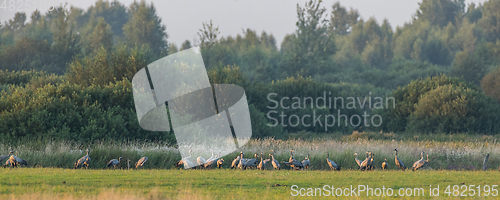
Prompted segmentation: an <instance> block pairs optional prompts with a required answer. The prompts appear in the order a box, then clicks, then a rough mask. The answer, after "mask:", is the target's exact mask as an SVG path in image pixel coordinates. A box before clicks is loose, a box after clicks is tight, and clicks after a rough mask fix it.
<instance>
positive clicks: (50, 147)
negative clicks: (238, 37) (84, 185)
mask: <svg viewBox="0 0 500 200" xmlns="http://www.w3.org/2000/svg"><path fill="white" fill-rule="evenodd" d="M360 135H361V136H360ZM360 135H359V134H358V136H356V134H353V135H350V136H343V137H339V138H337V139H331V138H316V139H315V138H311V139H307V140H304V139H300V138H299V139H288V140H278V139H273V138H267V139H256V140H254V139H253V140H250V141H249V142H248V143H247V144H245V145H244V146H243V147H242V148H240V149H239V150H238V151H237V152H233V153H231V154H229V155H226V156H224V157H223V158H224V160H225V163H224V165H223V166H224V167H225V168H227V167H229V166H230V164H231V161H232V160H233V159H234V158H235V157H236V156H237V155H238V153H239V151H242V152H244V153H245V156H246V158H250V157H253V155H254V154H258V155H260V153H263V154H264V159H266V158H268V154H269V153H271V152H270V150H271V149H273V150H274V152H275V158H276V159H277V160H278V161H280V162H281V161H287V160H288V159H289V157H290V149H293V150H294V151H295V153H294V156H295V158H296V159H298V160H302V159H303V158H304V157H305V156H306V155H307V154H310V161H311V169H313V170H325V169H328V165H327V163H326V153H327V152H329V153H330V159H331V160H333V161H335V162H336V163H337V164H339V165H340V166H341V167H342V169H357V168H358V167H357V165H356V163H355V161H354V157H355V156H354V155H353V154H354V153H358V154H359V159H361V160H363V159H364V158H365V152H366V151H371V152H373V153H374V155H375V156H374V157H375V164H376V166H377V167H378V168H380V165H381V163H382V162H383V161H384V159H387V162H388V163H389V168H390V169H397V168H396V166H395V164H394V156H395V152H394V149H396V148H397V149H398V150H399V153H398V156H399V158H400V159H401V160H402V161H403V162H404V163H405V164H406V166H407V167H408V168H410V167H411V166H412V164H413V163H414V162H415V161H417V160H419V159H420V152H422V151H425V154H428V155H429V165H428V168H431V169H446V170H477V169H481V167H482V163H483V159H484V157H485V156H486V154H488V153H489V154H490V157H489V161H488V166H489V168H490V169H492V168H494V169H497V168H498V167H499V166H500V145H499V144H498V142H497V141H498V140H497V139H495V138H493V137H492V136H486V137H481V136H477V137H478V138H479V139H478V138H476V137H466V138H462V139H464V140H458V141H453V140H449V141H432V140H424V141H419V140H418V139H415V138H413V139H412V140H394V139H393V140H387V139H386V140H373V139H365V138H363V137H366V135H365V136H363V134H360ZM86 148H89V149H90V157H91V159H92V163H91V165H90V168H92V169H103V168H105V167H106V164H107V162H108V161H109V160H110V159H113V158H118V157H123V159H122V163H121V164H120V165H119V167H120V168H127V160H130V165H131V167H133V165H134V164H135V162H136V161H137V160H138V159H139V158H140V157H142V156H147V157H148V158H149V159H148V161H147V164H146V165H145V166H144V167H145V168H150V169H151V168H156V169H170V168H173V167H174V164H175V162H177V161H178V160H180V159H181V155H180V153H179V151H178V150H177V149H176V148H175V147H172V146H169V145H167V144H166V143H162V142H139V141H134V142H130V141H127V142H114V141H106V142H97V143H93V144H91V145H82V144H81V143H77V142H67V141H63V142H47V143H40V142H31V143H30V142H27V143H25V144H23V145H18V146H9V145H6V144H0V154H2V155H4V154H7V153H8V151H10V150H17V151H18V152H19V155H18V156H19V157H21V158H23V159H25V160H27V161H28V167H60V168H72V167H73V164H74V162H75V161H76V160H77V159H78V158H80V157H82V156H84V155H85V149H86ZM191 160H192V161H195V160H196V159H195V158H192V159H191ZM269 169H270V168H269ZM285 169H286V167H285Z"/></svg>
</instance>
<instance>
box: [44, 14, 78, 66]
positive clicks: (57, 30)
mask: <svg viewBox="0 0 500 200" xmlns="http://www.w3.org/2000/svg"><path fill="white" fill-rule="evenodd" d="M69 12H70V11H69V10H68V9H67V8H66V5H65V6H59V7H56V8H55V9H54V10H53V11H50V12H49V14H48V15H49V16H50V17H49V19H50V18H51V19H53V22H52V40H53V43H52V47H51V52H52V53H53V54H54V57H53V58H52V59H53V60H54V63H57V64H56V66H58V68H59V69H54V72H57V73H63V72H64V71H66V69H65V67H66V63H68V62H69V61H70V60H71V59H72V58H73V56H74V55H75V54H77V53H80V52H81V48H80V46H79V40H80V37H79V35H78V34H76V33H75V32H74V28H73V27H72V26H71V22H70V19H69V18H68V17H67V16H68V15H69V14H70V13H69Z"/></svg>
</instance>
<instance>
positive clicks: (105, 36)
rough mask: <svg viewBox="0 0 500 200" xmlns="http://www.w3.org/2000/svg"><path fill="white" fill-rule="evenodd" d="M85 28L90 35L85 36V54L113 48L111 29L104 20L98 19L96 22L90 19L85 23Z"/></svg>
mask: <svg viewBox="0 0 500 200" xmlns="http://www.w3.org/2000/svg"><path fill="white" fill-rule="evenodd" d="M87 28H88V29H90V30H87V31H89V32H90V33H88V34H87V35H85V42H84V45H85V48H86V49H85V50H86V51H87V53H93V52H95V51H97V50H98V49H100V48H101V47H102V48H105V49H107V50H110V49H111V47H113V32H112V31H111V27H110V26H109V24H108V23H106V21H105V20H104V18H102V17H99V18H97V19H96V20H94V19H91V21H89V22H88V23H87Z"/></svg>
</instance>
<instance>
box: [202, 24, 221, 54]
mask: <svg viewBox="0 0 500 200" xmlns="http://www.w3.org/2000/svg"><path fill="white" fill-rule="evenodd" d="M219 34H220V31H219V27H218V26H217V27H214V25H213V24H212V20H210V23H205V22H204V23H203V29H200V30H199V31H198V36H199V38H200V42H201V44H200V46H201V48H211V47H212V46H213V45H214V44H215V43H217V36H218V35H219Z"/></svg>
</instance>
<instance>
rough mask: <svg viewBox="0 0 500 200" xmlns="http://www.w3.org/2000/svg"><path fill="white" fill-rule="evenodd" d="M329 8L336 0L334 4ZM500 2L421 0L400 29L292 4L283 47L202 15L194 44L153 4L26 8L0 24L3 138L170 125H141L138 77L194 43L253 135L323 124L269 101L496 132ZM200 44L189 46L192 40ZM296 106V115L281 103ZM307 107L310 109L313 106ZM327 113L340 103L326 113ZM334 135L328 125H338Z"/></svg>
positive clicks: (135, 133)
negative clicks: (311, 101)
mask: <svg viewBox="0 0 500 200" xmlns="http://www.w3.org/2000/svg"><path fill="white" fill-rule="evenodd" d="M330 8H331V9H330ZM499 10H500V1H498V0H489V1H486V2H485V3H484V4H479V5H475V4H469V5H466V4H465V3H464V1H463V0H438V1H432V0H423V1H422V2H421V3H420V4H419V9H418V10H417V11H416V13H415V14H414V15H413V16H414V17H413V19H412V20H411V21H409V22H407V23H406V24H405V25H404V26H402V27H396V28H395V29H394V28H393V27H391V25H390V24H389V22H388V21H387V20H384V21H383V22H382V23H381V24H380V23H378V22H377V21H376V20H375V19H374V18H370V19H368V20H365V19H363V18H361V17H360V15H359V13H358V11H357V10H355V9H352V8H351V9H347V8H345V7H344V6H342V5H340V3H335V4H333V5H331V6H330V7H329V8H328V9H327V8H326V7H325V6H324V5H323V2H321V1H313V0H311V1H309V2H307V3H306V4H305V5H297V22H296V26H297V28H296V30H295V32H293V33H290V34H288V35H287V36H286V37H285V38H284V40H283V41H281V43H280V44H279V46H278V41H276V39H275V38H274V36H273V35H272V34H269V33H266V32H265V31H264V32H262V33H260V34H258V33H257V32H255V31H253V30H251V29H247V30H245V31H244V32H243V33H242V34H238V35H236V36H227V37H221V36H220V32H219V29H218V26H216V25H214V23H213V22H212V21H209V22H206V23H203V24H202V27H201V28H200V30H199V32H198V35H199V40H198V41H197V42H199V44H192V42H191V41H189V40H186V41H185V42H184V43H182V44H181V45H180V47H178V46H177V45H175V44H172V43H168V42H167V39H168V34H167V30H166V26H165V25H163V24H162V21H161V19H160V18H159V17H158V16H157V13H156V8H155V7H154V5H153V4H152V3H151V4H148V3H146V2H145V1H140V2H134V3H132V4H131V5H130V6H128V7H126V6H124V5H123V4H121V3H119V2H118V1H112V2H111V1H103V0H99V1H97V2H96V3H95V4H94V5H93V6H91V7H89V8H87V9H85V10H84V9H80V8H76V7H72V6H68V5H64V6H59V7H56V8H55V9H54V10H53V11H49V12H47V13H45V14H42V13H40V12H39V11H35V12H33V13H32V14H31V20H30V22H26V14H25V13H16V15H15V17H14V18H13V19H11V20H9V21H7V22H5V23H2V24H1V27H0V43H1V46H0V60H2V62H0V92H1V94H2V96H1V97H0V134H2V135H1V137H2V138H5V139H6V141H17V140H19V139H20V138H57V139H65V140H83V141H95V140H102V139H106V138H109V139H148V140H165V141H171V142H174V140H175V139H174V137H173V134H171V133H167V132H148V131H145V130H142V129H141V128H140V126H139V125H138V122H137V119H136V117H135V110H134V106H133V97H132V94H131V84H130V80H131V78H132V77H133V75H134V74H135V73H136V72H137V71H138V70H140V69H142V68H144V67H145V66H147V64H148V63H151V62H153V61H155V60H157V59H159V58H161V57H164V56H166V55H169V54H172V53H175V52H177V51H180V50H184V49H188V48H191V47H192V46H194V45H199V46H200V47H201V50H202V55H203V59H204V62H205V66H206V67H207V69H208V75H209V79H210V81H211V83H232V84H238V85H240V86H242V87H244V88H245V91H246V93H247V96H248V100H249V104H250V113H251V118H252V128H253V132H254V137H257V138H261V137H268V136H274V137H286V135H287V134H288V133H292V132H298V131H311V132H323V131H324V129H323V128H321V127H304V126H298V127H290V126H289V127H280V126H277V127H271V126H268V125H267V124H269V123H270V122H269V119H268V118H266V114H267V112H268V110H269V109H268V108H267V106H268V105H269V103H270V102H269V101H267V99H266V96H267V94H269V93H277V94H278V95H279V96H288V97H293V96H299V97H305V96H307V97H313V98H316V97H319V96H322V95H323V93H324V92H325V91H329V92H332V93H334V94H336V95H335V96H342V97H347V96H357V97H360V98H364V97H366V96H367V95H369V94H370V93H371V95H374V96H375V95H376V96H392V97H395V98H396V100H397V101H396V102H397V106H396V108H394V109H385V110H367V109H366V108H365V109H356V110H349V111H347V112H349V113H348V114H360V113H363V112H370V113H373V114H379V115H381V116H383V119H384V123H383V125H382V126H381V127H378V128H375V127H371V128H368V127H364V128H362V127H345V126H342V127H336V128H334V129H332V130H331V132H351V131H353V130H359V129H365V130H376V131H379V130H382V131H392V132H405V131H406V132H416V133H422V132H424V133H432V132H445V133H456V132H466V133H482V134H495V133H498V132H499V131H500V127H499V126H498V125H497V124H498V123H496V122H498V121H499V120H500V108H499V107H500V106H499V102H500V93H499V91H500V76H499V73H500V68H499V67H498V66H499V64H498V63H499V61H500V60H499V59H500V42H499V41H500V38H499V37H500V33H499V32H498V31H499V30H500V12H498V11H499ZM193 42H194V41H193ZM277 111H279V112H284V113H286V114H288V115H290V114H293V113H294V112H297V111H292V110H277ZM310 111H311V110H307V109H305V110H301V111H300V112H304V113H308V112H310ZM320 112H321V113H322V114H329V113H336V110H333V109H332V110H322V111H320ZM329 132H330V131H329Z"/></svg>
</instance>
